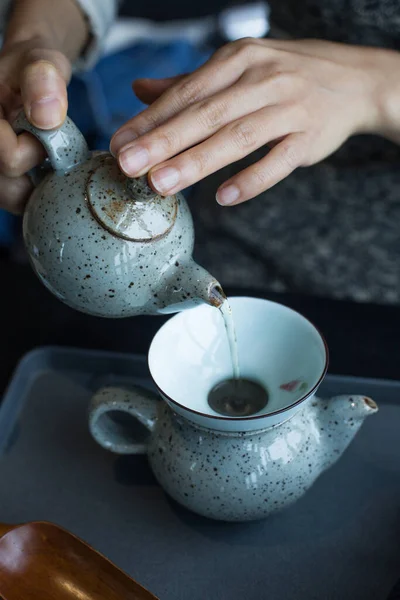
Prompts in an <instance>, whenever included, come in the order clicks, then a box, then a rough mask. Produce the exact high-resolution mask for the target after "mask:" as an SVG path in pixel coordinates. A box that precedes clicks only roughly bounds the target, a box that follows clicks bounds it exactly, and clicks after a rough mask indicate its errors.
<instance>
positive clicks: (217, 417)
mask: <svg viewBox="0 0 400 600" xmlns="http://www.w3.org/2000/svg"><path fill="white" fill-rule="evenodd" d="M235 298H241V297H240V296H235ZM243 298H244V297H243ZM232 299H233V298H232ZM254 299H256V300H264V301H266V302H269V303H271V304H277V305H278V306H283V307H284V308H286V310H289V311H291V312H293V313H296V315H299V317H301V318H302V319H304V320H305V321H308V323H310V325H311V326H312V327H313V328H314V329H315V331H316V332H317V333H318V335H319V337H320V338H321V340H322V343H323V345H324V349H325V364H324V368H323V369H322V373H321V376H320V377H319V379H318V381H317V383H316V384H315V385H313V387H312V388H311V390H310V391H308V392H307V394H305V395H304V396H301V398H299V399H298V400H296V401H295V402H293V404H289V406H285V407H284V408H279V409H278V410H274V411H273V412H269V413H264V414H261V415H250V416H248V417H223V416H221V415H210V414H209V413H202V412H200V411H198V410H194V409H193V408H189V407H188V406H185V405H184V404H181V403H180V402H177V401H176V400H174V399H173V398H171V396H169V395H168V394H167V393H166V392H164V391H163V390H162V388H161V387H160V386H159V385H158V384H157V382H156V380H155V379H154V377H153V374H152V372H151V367H150V360H149V354H148V355H147V364H148V366H149V371H150V375H151V378H152V380H153V382H154V385H155V386H156V388H157V390H158V391H159V393H160V394H161V395H162V396H164V397H165V398H167V399H168V402H171V404H175V406H179V408H180V409H182V410H184V411H187V412H189V413H191V414H194V415H198V416H199V417H203V418H206V419H213V420H216V421H239V422H240V421H255V420H257V419H265V418H267V417H273V416H274V415H279V414H281V413H284V412H286V411H288V410H291V409H292V408H294V407H295V406H298V405H299V404H301V403H302V402H304V401H305V400H307V398H309V397H310V396H312V395H313V394H314V393H315V391H316V390H317V389H318V387H319V386H320V385H321V382H322V381H323V379H324V377H325V375H326V372H327V370H328V366H329V348H328V344H327V343H326V340H325V338H324V336H323V335H322V333H321V331H320V330H319V329H318V327H316V325H314V323H313V322H312V321H311V320H310V319H308V318H307V317H305V316H304V315H302V314H301V313H300V312H299V311H297V310H294V309H293V308H290V307H289V306H286V305H285V304H281V303H280V302H273V301H272V300H265V299H263V298H254ZM172 318H174V317H172ZM156 335H157V334H156Z"/></svg>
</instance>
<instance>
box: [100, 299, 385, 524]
mask: <svg viewBox="0 0 400 600" xmlns="http://www.w3.org/2000/svg"><path fill="white" fill-rule="evenodd" d="M230 304H231V306H232V311H233V316H234V320H235V325H236V332H237V340H238V350H239V360H240V368H241V373H242V375H243V376H245V377H248V378H250V379H252V380H256V381H258V382H259V383H261V384H262V385H263V387H264V388H265V389H266V390H267V391H268V395H269V400H268V404H267V406H266V407H265V409H263V410H262V411H260V412H259V413H257V414H254V415H252V416H247V417H222V416H221V415H219V414H216V413H215V412H214V411H213V410H212V409H211V408H210V405H209V404H208V403H207V395H208V392H209V391H210V390H211V389H212V388H213V386H214V385H215V383H216V382H218V381H221V380H224V379H226V378H229V377H230V376H231V370H232V365H231V360H230V353H229V348H228V344H227V341H226V336H224V335H223V333H224V329H223V327H224V325H223V323H222V319H221V318H220V315H219V314H218V312H219V311H215V310H213V309H212V308H211V307H208V306H201V307H196V308H194V309H193V310H191V311H186V312H184V313H180V314H179V315H177V316H175V317H173V318H172V319H170V320H169V321H168V322H167V323H166V324H165V325H163V327H161V329H160V330H159V332H158V333H157V334H156V336H155V338H154V340H153V342H152V344H151V348H150V352H149V368H150V373H151V376H152V378H153V382H154V384H155V386H156V388H158V392H159V395H160V396H161V400H159V398H158V396H156V394H154V392H153V391H152V390H150V389H143V388H140V387H135V386H134V385H133V386H128V387H127V386H126V385H124V386H118V385H114V386H112V387H103V388H102V389H100V390H99V391H98V392H97V393H96V394H95V396H94V397H93V399H92V401H91V405H90V409H89V428H90V431H91V433H92V435H93V437H94V439H95V440H96V441H97V442H98V443H99V444H100V445H101V446H102V447H103V448H106V449H107V450H111V451H112V452H115V453H117V454H140V453H147V455H148V459H149V463H150V466H151V468H152V470H153V472H154V474H155V476H156V478H157V480H158V481H159V483H160V484H161V486H162V487H163V488H164V490H165V491H166V492H167V493H168V494H169V495H170V496H171V497H173V498H174V499H175V500H177V501H178V502H179V503H181V504H183V505H184V506H185V507H187V508H189V509H190V510H192V511H194V512H197V513H199V514H201V515H203V516H206V517H210V518H213V519H219V520H224V521H246V520H253V519H260V518H264V517H267V516H269V515H271V514H272V513H274V512H276V511H278V510H281V509H283V508H286V507H288V506H290V505H291V504H293V503H294V502H295V501H296V500H298V499H299V498H300V497H301V496H303V494H304V493H305V492H306V491H307V490H308V489H309V488H310V487H311V486H312V484H313V483H314V481H315V480H316V479H317V478H318V476H319V475H320V474H321V473H322V472H324V471H325V470H326V469H327V468H328V467H330V466H331V465H333V464H334V463H335V462H336V461H337V460H338V459H339V458H340V456H341V455H342V453H343V452H344V451H345V449H346V448H347V446H348V445H349V444H350V442H351V440H352V439H353V438H354V436H355V435H356V433H357V431H358V430H359V428H360V427H361V425H362V423H363V421H364V419H365V418H366V417H367V416H368V415H372V414H374V413H375V412H376V411H377V406H376V404H375V402H374V401H373V400H371V399H370V398H367V397H365V396H363V395H342V396H338V397H335V398H331V399H321V398H319V397H317V396H316V395H315V393H316V391H317V389H318V386H319V385H320V383H321V381H322V379H323V377H324V375H325V372H326V368H327V360H328V355H327V348H326V344H325V342H324V340H323V338H322V336H321V335H320V334H319V332H318V331H317V330H316V329H315V327H314V326H313V325H312V324H311V323H310V322H309V321H308V320H307V319H305V318H304V317H302V316H301V315H299V314H298V313H296V312H294V311H292V310H290V309H289V308H287V307H285V306H282V305H279V304H276V303H274V302H268V301H266V300H259V299H255V298H233V299H230ZM121 413H123V414H121ZM125 413H127V417H128V418H127V420H126V421H124V416H125Z"/></svg>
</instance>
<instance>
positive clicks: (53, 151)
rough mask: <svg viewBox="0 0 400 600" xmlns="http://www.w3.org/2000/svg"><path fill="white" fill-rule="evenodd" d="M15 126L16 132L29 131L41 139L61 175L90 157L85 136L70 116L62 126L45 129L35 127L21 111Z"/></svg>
mask: <svg viewBox="0 0 400 600" xmlns="http://www.w3.org/2000/svg"><path fill="white" fill-rule="evenodd" d="M13 127H14V131H15V132H16V133H21V132H22V131H29V133H31V134H32V135H34V136H35V137H36V138H37V139H38V140H39V141H40V143H41V144H42V145H43V146H44V148H45V150H46V152H47V155H48V157H49V159H50V163H51V166H52V168H53V169H54V171H56V173H58V174H59V175H63V174H64V173H67V172H68V171H70V170H71V169H73V168H74V167H76V165H78V164H79V163H81V162H83V161H85V160H88V159H89V157H90V152H89V148H88V146H87V143H86V140H85V138H84V137H83V135H82V134H81V132H80V131H79V129H77V127H76V126H75V125H74V123H73V122H72V121H71V119H70V118H69V117H67V118H66V119H65V121H64V123H63V124H62V125H61V127H59V128H57V129H47V130H44V129H37V127H34V126H33V125H32V124H31V123H30V122H29V121H28V119H27V118H26V116H25V114H24V113H23V112H21V113H20V114H19V115H18V117H17V118H16V119H15V121H14V124H13Z"/></svg>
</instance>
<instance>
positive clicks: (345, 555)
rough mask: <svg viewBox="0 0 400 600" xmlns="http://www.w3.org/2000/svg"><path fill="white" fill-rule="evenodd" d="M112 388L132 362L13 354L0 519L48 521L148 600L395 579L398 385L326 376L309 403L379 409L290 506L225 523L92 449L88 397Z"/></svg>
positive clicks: (303, 594)
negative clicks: (319, 400) (331, 397)
mask: <svg viewBox="0 0 400 600" xmlns="http://www.w3.org/2000/svg"><path fill="white" fill-rule="evenodd" d="M124 381H125V382H126V381H129V382H131V381H133V382H137V383H140V384H146V385H151V384H150V382H149V374H148V370H147V364H146V360H145V359H144V358H143V357H137V356H136V357H135V356H128V355H115V354H108V353H104V352H91V351H88V352H85V351H75V350H65V349H59V348H45V349H39V350H36V351H34V352H33V353H31V354H29V355H28V356H26V357H25V358H24V359H23V361H22V362H21V363H20V365H19V367H18V368H17V371H16V373H15V376H14V378H13V381H12V382H11V385H10V387H9V389H8V391H7V393H6V395H5V398H4V401H3V403H2V405H1V406H0V481H1V489H0V510H1V512H0V521H4V522H10V523H18V522H23V521H30V520H39V519H44V520H49V521H53V522H55V523H58V524H60V525H62V526H64V527H66V528H67V529H69V530H71V531H72V532H74V533H76V534H77V535H79V536H80V537H82V538H83V539H85V540H86V541H88V542H89V543H90V544H92V545H93V546H94V547H95V548H97V549H98V550H99V551H100V552H102V553H103V554H105V555H106V556H108V557H109V558H110V559H111V560H112V561H114V562H115V563H116V564H117V565H118V566H120V567H121V568H122V569H124V570H125V571H126V572H127V573H129V574H130V575H132V576H133V577H134V578H135V579H137V580H138V581H139V582H140V583H142V584H143V585H145V586H146V587H147V588H148V589H149V590H150V591H152V592H153V593H155V594H157V595H158V596H159V597H160V598H161V600H188V599H190V600H200V599H201V600H204V599H210V600H236V599H238V600H239V599H245V600H261V599H267V598H268V599H269V600H278V599H279V600H286V599H287V600H289V599H290V600H303V599H304V600H305V599H307V600H313V599H315V600H347V599H349V600H350V599H352V600H357V599H360V600H379V599H381V598H382V599H385V598H386V597H387V595H388V593H389V591H390V589H391V587H392V586H393V584H394V582H395V581H396V580H397V578H398V577H399V576H400V477H399V474H400V436H399V430H400V403H398V401H399V399H400V383H397V382H391V381H378V380H368V379H364V380H361V379H353V378H349V377H336V376H335V377H333V376H328V377H327V378H326V380H325V382H324V385H323V386H322V388H321V390H320V391H321V393H322V394H340V393H357V392H358V393H362V394H368V395H370V396H372V397H373V398H374V399H375V400H376V401H377V402H378V403H379V405H380V409H381V410H380V412H379V413H378V414H377V415H376V416H374V417H371V418H370V419H367V421H366V422H365V424H364V426H363V427H362V429H361V431H360V432H359V434H358V435H357V437H356V439H355V440H354V442H353V443H352V445H351V446H350V448H349V449H348V450H347V452H346V453H345V455H344V456H343V457H342V459H341V460H340V461H339V462H338V464H337V465H336V466H335V467H333V468H332V469H331V470H330V471H328V472H326V473H325V474H324V475H323V476H322V477H321V478H320V479H319V480H318V481H317V483H316V484H315V486H314V487H313V488H312V489H311V490H310V491H309V492H308V494H306V495H305V497H304V498H303V499H302V500H301V501H300V502H298V503H297V504H296V505H294V507H293V508H291V509H290V510H288V511H286V512H284V513H281V514H279V515H277V516H275V517H273V518H271V519H269V520H266V521H262V522H257V523H251V524H233V525H232V524H225V523H216V522H212V521H208V520H206V519H203V518H200V517H197V516H196V515H194V514H191V513H189V512H187V511H185V510H184V509H182V508H181V507H179V506H177V505H176V504H175V503H173V502H172V501H171V500H169V499H168V498H167V497H166V496H165V494H164V493H163V491H162V489H161V488H160V487H159V486H158V485H157V483H156V481H155V480H154V478H153V476H152V474H151V472H150V469H149V467H148V465H147V461H146V458H145V457H133V456H132V457H129V456H128V457H122V458H121V457H116V456H114V455H112V454H110V453H107V452H106V451H104V450H102V449H101V448H100V447H98V446H97V445H96V444H95V442H94V441H92V439H91V437H90V435H89V433H88V429H87V425H86V411H87V404H88V400H89V397H90V395H91V393H92V392H93V390H95V389H96V388H98V387H99V386H101V385H104V384H105V383H117V382H124Z"/></svg>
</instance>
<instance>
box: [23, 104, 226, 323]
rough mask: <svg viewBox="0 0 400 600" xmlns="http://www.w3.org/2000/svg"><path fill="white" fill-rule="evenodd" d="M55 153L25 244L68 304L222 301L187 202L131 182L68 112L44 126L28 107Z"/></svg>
mask: <svg viewBox="0 0 400 600" xmlns="http://www.w3.org/2000/svg"><path fill="white" fill-rule="evenodd" d="M14 128H15V130H16V131H17V132H18V133H19V132H21V131H28V132H30V133H31V134H33V135H34V136H35V137H36V138H37V139H38V140H39V141H40V142H41V143H42V144H43V146H44V147H45V149H46V151H47V154H48V159H47V160H46V163H45V165H44V166H43V167H42V169H41V177H40V178H39V179H38V182H37V183H38V185H37V186H36V188H35V189H34V191H33V193H32V196H31V198H30V200H29V202H28V205H27V208H26V210H25V214H24V220H23V233H24V240H25V245H26V248H27V251H28V254H29V257H30V260H31V263H32V265H33V268H34V270H35V271H36V273H37V275H38V276H39V278H40V279H41V281H42V282H43V283H44V284H45V286H46V287H47V288H48V289H49V290H50V291H51V292H52V293H53V294H55V295H56V296H57V298H59V299H60V300H62V301H63V302H65V303H66V304H68V305H69V306H71V307H73V308H75V309H77V310H80V311H82V312H85V313H89V314H92V315H96V316H102V317H129V316H134V315H138V314H154V313H173V312H178V311H180V310H183V309H185V308H189V307H191V306H193V305H196V304H201V303H208V304H212V305H214V306H219V305H220V304H221V303H222V302H223V300H224V296H223V293H222V290H221V287H220V285H219V283H218V282H217V281H216V280H215V279H214V277H212V276H211V275H210V274H209V273H208V272H207V271H205V270H204V269H203V268H201V267H200V266H198V265H197V264H196V263H195V262H194V261H193V259H192V257H191V254H192V250H193V245H194V231H193V223H192V218H191V214H190V211H189V207H188V205H187V203H186V201H185V199H184V197H183V196H182V194H176V195H174V196H170V197H167V198H162V197H161V196H159V195H157V194H156V193H155V192H153V191H152V190H151V188H150V187H149V186H148V183H147V177H142V178H138V179H129V178H127V177H125V175H123V173H122V172H121V171H120V169H119V168H118V164H117V161H116V160H115V159H114V158H113V157H112V156H111V154H109V153H108V152H89V150H88V147H87V144H86V141H85V139H84V138H83V136H82V134H81V133H80V131H79V130H78V129H77V127H76V126H75V125H74V124H73V122H72V121H71V120H70V119H69V118H67V119H66V120H65V122H64V123H63V125H62V126H61V127H60V128H59V129H53V130H50V131H43V130H39V129H37V128H35V127H34V126H32V125H31V124H30V123H29V121H28V120H27V119H26V117H25V115H24V114H20V115H19V116H18V118H17V120H16V122H15V124H14Z"/></svg>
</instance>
